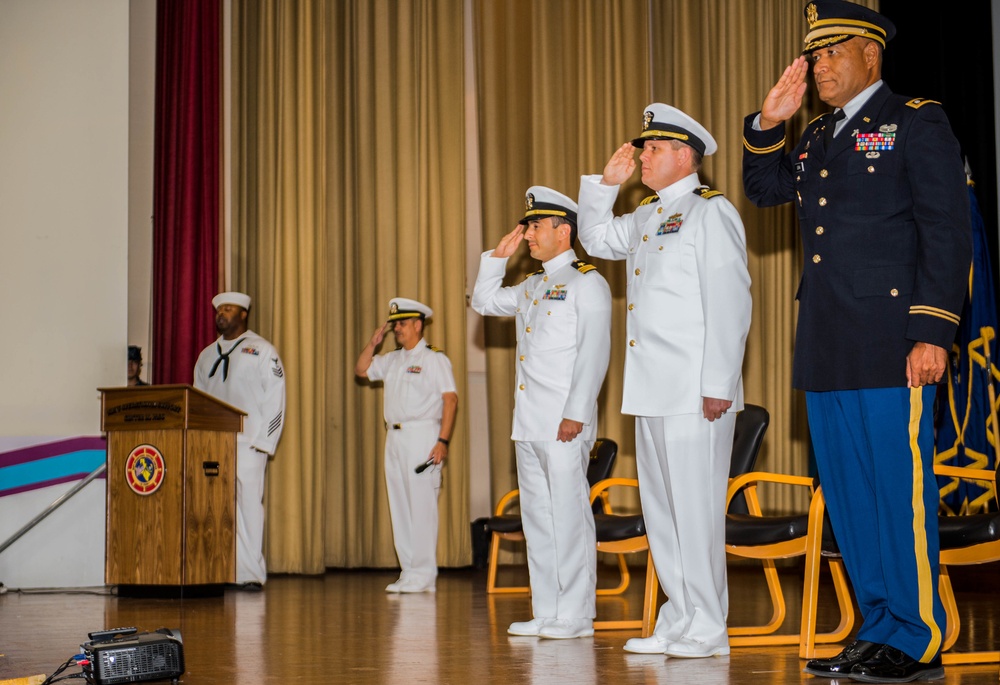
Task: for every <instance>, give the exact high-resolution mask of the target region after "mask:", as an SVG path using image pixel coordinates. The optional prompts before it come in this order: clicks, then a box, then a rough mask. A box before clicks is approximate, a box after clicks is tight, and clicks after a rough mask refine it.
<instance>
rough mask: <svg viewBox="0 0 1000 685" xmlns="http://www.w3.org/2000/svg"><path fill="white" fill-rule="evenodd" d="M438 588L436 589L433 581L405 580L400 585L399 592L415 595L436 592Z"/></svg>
mask: <svg viewBox="0 0 1000 685" xmlns="http://www.w3.org/2000/svg"><path fill="white" fill-rule="evenodd" d="M436 589H437V588H436V587H435V582H434V581H433V580H429V581H422V580H411V579H407V580H404V581H403V582H401V583H400V584H399V590H398V592H400V593H402V594H404V595H407V594H408V595H415V594H419V593H421V592H434V591H435V590H436Z"/></svg>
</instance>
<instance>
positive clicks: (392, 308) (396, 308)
mask: <svg viewBox="0 0 1000 685" xmlns="http://www.w3.org/2000/svg"><path fill="white" fill-rule="evenodd" d="M397 312H399V305H398V304H396V303H395V302H393V303H392V304H391V305H389V313H390V314H396V313H397Z"/></svg>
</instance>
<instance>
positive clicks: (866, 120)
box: [862, 117, 872, 124]
mask: <svg viewBox="0 0 1000 685" xmlns="http://www.w3.org/2000/svg"><path fill="white" fill-rule="evenodd" d="M862 121H864V122H865V123H866V124H870V123H872V120H871V119H869V118H868V117H864V118H863V119H862Z"/></svg>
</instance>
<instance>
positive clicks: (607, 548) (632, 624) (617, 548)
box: [590, 478, 660, 637]
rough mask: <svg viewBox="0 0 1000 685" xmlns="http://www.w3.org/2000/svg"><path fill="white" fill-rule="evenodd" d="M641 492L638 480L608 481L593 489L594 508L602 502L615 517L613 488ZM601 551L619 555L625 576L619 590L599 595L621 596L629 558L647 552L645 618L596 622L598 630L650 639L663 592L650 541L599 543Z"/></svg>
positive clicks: (591, 499)
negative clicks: (628, 632) (629, 632)
mask: <svg viewBox="0 0 1000 685" xmlns="http://www.w3.org/2000/svg"><path fill="white" fill-rule="evenodd" d="M618 486H623V487H631V488H636V489H638V488H639V481H638V480H637V479H635V478H606V479H604V480H602V481H600V482H598V483H595V484H594V487H592V488H591V489H590V502H591V504H593V503H594V502H596V501H597V500H598V499H600V500H601V501H602V505H601V506H602V509H603V511H604V513H605V514H608V515H611V516H613V515H615V514H614V512H613V511H612V509H611V503H610V499H609V494H608V490H610V489H611V488H613V487H618ZM597 551H598V552H607V553H609V554H617V555H618V562H619V568H620V570H621V573H622V583H621V584H620V585H619V586H618V588H614V589H613V590H614V591H611V590H612V589H608V590H601V589H598V590H597V594H598V595H602V594H603V595H610V594H620V593H621V592H623V591H624V590H625V588H626V587H627V586H628V582H629V580H628V578H629V577H628V569H627V566H626V564H625V561H624V560H625V554H631V553H634V552H643V551H645V552H646V585H645V590H644V591H643V600H642V618H641V619H623V620H619V621H598V620H595V621H594V630H633V629H636V628H638V629H640V630H641V631H642V637H649V636H650V635H652V634H653V626H654V624H655V623H656V599H657V593H658V592H659V590H660V584H659V580H658V579H657V577H656V568H655V567H654V566H653V555H652V553H650V551H649V541H648V540H647V539H646V536H645V535H639V536H635V537H631V538H627V539H625V540H613V541H605V542H601V541H600V540H599V539H598V541H597Z"/></svg>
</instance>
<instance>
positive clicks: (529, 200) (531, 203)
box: [524, 193, 535, 211]
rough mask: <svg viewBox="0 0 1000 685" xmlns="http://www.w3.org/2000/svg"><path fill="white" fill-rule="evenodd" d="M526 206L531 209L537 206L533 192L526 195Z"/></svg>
mask: <svg viewBox="0 0 1000 685" xmlns="http://www.w3.org/2000/svg"><path fill="white" fill-rule="evenodd" d="M524 208H525V209H526V210H528V211H531V210H532V209H534V208H535V196H534V194H532V193H528V194H527V195H525V196H524Z"/></svg>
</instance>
